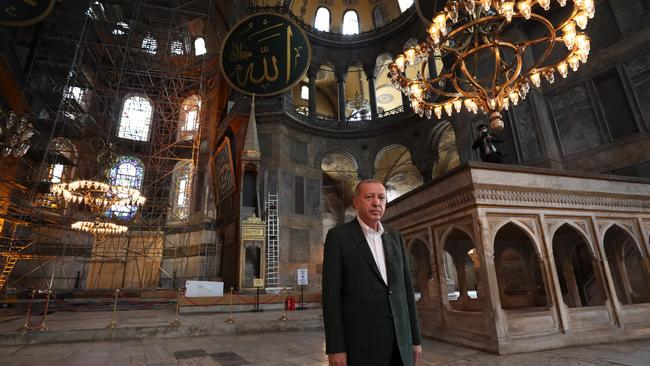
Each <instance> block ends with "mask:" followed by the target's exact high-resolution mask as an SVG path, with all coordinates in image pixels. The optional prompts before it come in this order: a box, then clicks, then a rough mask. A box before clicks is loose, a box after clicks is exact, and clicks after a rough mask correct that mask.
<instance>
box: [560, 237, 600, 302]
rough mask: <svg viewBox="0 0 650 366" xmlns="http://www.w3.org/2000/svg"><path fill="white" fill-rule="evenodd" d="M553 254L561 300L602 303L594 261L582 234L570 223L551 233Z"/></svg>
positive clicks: (598, 277)
mask: <svg viewBox="0 0 650 366" xmlns="http://www.w3.org/2000/svg"><path fill="white" fill-rule="evenodd" d="M553 257H554V260H555V269H556V271H557V277H558V279H559V281H560V289H561V291H562V298H563V300H564V303H565V304H566V305H567V306H568V307H570V308H577V307H582V306H597V305H603V304H605V300H606V296H605V291H604V290H603V281H602V278H601V276H600V274H599V272H598V269H597V268H598V267H597V261H596V259H595V258H594V256H593V253H592V251H591V250H590V247H589V244H588V243H587V241H586V240H585V238H584V237H583V236H582V235H581V234H580V232H578V230H576V229H575V228H573V227H572V226H571V225H568V224H564V225H562V226H561V227H560V228H559V229H558V230H557V231H556V232H555V234H554V235H553Z"/></svg>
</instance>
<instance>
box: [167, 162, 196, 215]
mask: <svg viewBox="0 0 650 366" xmlns="http://www.w3.org/2000/svg"><path fill="white" fill-rule="evenodd" d="M192 167H193V164H192V161H191V160H186V161H182V162H180V163H178V164H176V166H175V168H174V175H173V182H174V186H173V187H174V189H173V191H172V213H173V218H174V219H181V220H182V219H185V218H187V216H188V215H189V212H190V197H191V191H192V190H191V185H192Z"/></svg>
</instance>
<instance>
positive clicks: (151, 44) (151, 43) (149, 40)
mask: <svg viewBox="0 0 650 366" xmlns="http://www.w3.org/2000/svg"><path fill="white" fill-rule="evenodd" d="M141 47H142V49H144V50H145V51H147V52H148V53H150V54H152V55H155V54H156V50H158V42H156V39H155V38H153V36H152V35H151V33H147V35H146V36H145V37H144V38H143V39H142V46H141Z"/></svg>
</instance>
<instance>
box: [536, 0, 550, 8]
mask: <svg viewBox="0 0 650 366" xmlns="http://www.w3.org/2000/svg"><path fill="white" fill-rule="evenodd" d="M537 2H538V3H539V6H541V7H542V8H543V9H544V10H548V9H550V8H551V0H538V1H537Z"/></svg>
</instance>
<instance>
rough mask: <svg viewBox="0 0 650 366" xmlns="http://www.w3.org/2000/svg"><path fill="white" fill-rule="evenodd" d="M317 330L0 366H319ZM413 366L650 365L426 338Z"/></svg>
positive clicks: (616, 355) (623, 347) (107, 348)
mask: <svg viewBox="0 0 650 366" xmlns="http://www.w3.org/2000/svg"><path fill="white" fill-rule="evenodd" d="M323 339H324V337H323V332H322V331H302V332H282V333H266V334H254V335H237V336H228V337H226V336H223V337H184V338H163V339H160V338H157V339H143V340H129V341H114V342H80V343H58V344H42V345H27V346H5V347H0V365H11V366H19V365H25V366H28V365H29V366H38V365H47V366H68V365H71V366H72V365H84V366H94V365H120V366H131V365H160V366H163V365H213V366H219V365H221V366H238V365H258V366H321V365H327V362H326V356H325V355H324V353H323V344H324V340H323ZM423 347H424V357H423V360H422V362H420V363H419V364H418V365H422V366H424V365H454V366H466V365H467V366H469V365H494V366H501V365H503V366H510V365H525V366H537V365H540V366H541V365H544V366H554V365H558V366H559V365H562V366H565V365H569V366H574V365H575V366H582V365H638V366H647V365H650V339H646V340H638V341H628V342H621V343H610V344H602V345H592V346H584V347H572V348H564V349H558V350H548V351H540V352H532V353H525V354H516V355H508V356H497V355H492V354H487V353H484V352H481V351H476V350H473V349H469V348H465V347H459V346H454V345H451V344H447V343H443V342H439V341H434V340H430V339H426V340H425V341H424V343H423Z"/></svg>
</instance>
